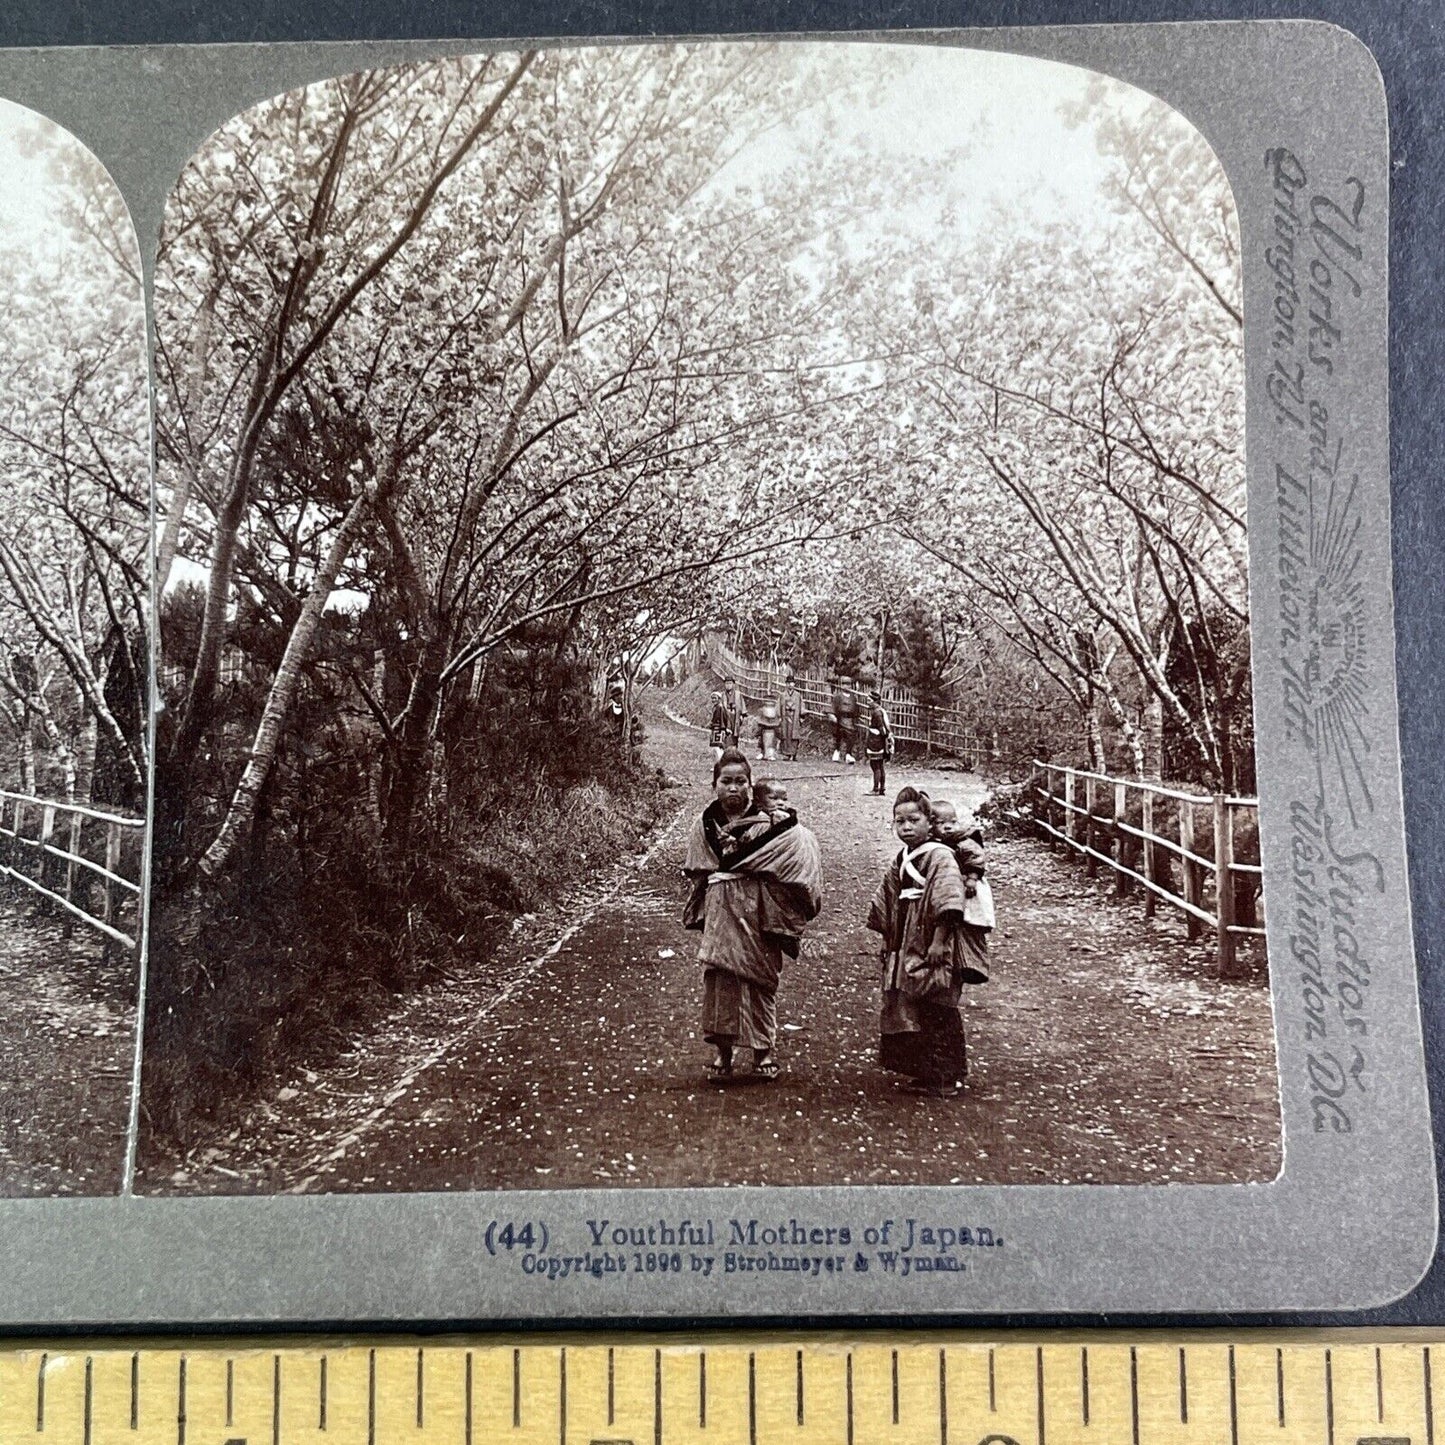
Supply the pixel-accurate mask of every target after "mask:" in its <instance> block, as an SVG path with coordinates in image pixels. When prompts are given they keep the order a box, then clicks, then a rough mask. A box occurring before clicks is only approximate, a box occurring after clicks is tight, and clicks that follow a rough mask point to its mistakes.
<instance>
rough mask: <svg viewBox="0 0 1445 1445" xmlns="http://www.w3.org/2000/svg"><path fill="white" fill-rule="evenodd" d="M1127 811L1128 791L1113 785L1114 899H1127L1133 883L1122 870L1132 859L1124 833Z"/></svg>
mask: <svg viewBox="0 0 1445 1445" xmlns="http://www.w3.org/2000/svg"><path fill="white" fill-rule="evenodd" d="M1128 811H1129V796H1128V789H1127V788H1126V787H1125V785H1124V784H1123V783H1115V784H1114V861H1115V862H1116V863H1117V864H1118V865H1119V869H1118V871H1117V872H1116V873H1115V874H1114V897H1115V898H1127V897H1128V896H1129V885H1130V883H1131V882H1132V881H1133V880H1132V879H1131V878H1130V877H1129V875H1128V874H1127V873H1125V872H1124V869H1125V868H1126V867H1128V866H1129V863H1130V861H1131V859H1132V857H1133V852H1134V850H1133V846H1132V843H1131V840H1130V837H1129V834H1127V833H1126V832H1125V831H1124V826H1123V825H1124V824H1125V823H1126V822H1127V821H1128V819H1127V817H1126V816H1125V815H1126V814H1127V813H1128Z"/></svg>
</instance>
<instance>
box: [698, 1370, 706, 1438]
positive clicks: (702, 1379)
mask: <svg viewBox="0 0 1445 1445" xmlns="http://www.w3.org/2000/svg"><path fill="white" fill-rule="evenodd" d="M697 1428H698V1429H699V1430H706V1429H707V1351H706V1350H704V1351H703V1352H702V1353H701V1354H700V1355H699V1356H698V1357H697Z"/></svg>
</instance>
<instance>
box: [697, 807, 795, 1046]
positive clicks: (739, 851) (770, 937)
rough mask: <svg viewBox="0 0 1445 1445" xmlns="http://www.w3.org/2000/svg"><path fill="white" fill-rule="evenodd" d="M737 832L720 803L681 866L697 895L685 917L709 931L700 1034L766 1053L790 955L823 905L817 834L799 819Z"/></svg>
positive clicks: (703, 955) (708, 813)
mask: <svg viewBox="0 0 1445 1445" xmlns="http://www.w3.org/2000/svg"><path fill="white" fill-rule="evenodd" d="M757 823H758V826H757V827H755V828H751V829H748V830H746V835H745V836H744V837H743V838H741V839H739V838H737V837H736V836H735V835H734V834H733V832H732V827H733V826H735V825H730V823H729V820H728V817H727V814H726V813H725V812H724V811H723V807H722V804H721V803H720V802H717V801H714V802H712V803H709V804H708V806H707V807H706V808H705V809H704V810H703V813H702V816H701V817H699V818H698V820H697V821H696V822H695V823H694V824H693V828H692V833H691V835H690V836H689V838H688V842H687V856H686V857H685V858H684V860H683V871H684V872H685V873H686V874H687V876H688V878H689V879H690V880H691V881H692V893H691V896H690V897H689V899H688V904H687V909H686V911H685V912H684V914H683V924H684V926H685V927H687V928H691V929H698V930H701V932H702V946H701V947H700V948H699V949H698V962H699V963H701V964H702V966H703V1018H702V1028H703V1037H704V1038H705V1039H706V1040H707V1041H708V1042H709V1043H712V1044H727V1045H742V1046H743V1047H744V1048H750V1049H754V1050H756V1051H757V1052H758V1053H766V1052H767V1051H769V1050H770V1049H772V1047H773V1045H774V1041H775V1039H776V1035H777V1016H778V1015H777V995H778V981H779V979H780V978H781V976H782V968H783V957H784V955H785V954H786V955H787V956H788V957H790V958H796V957H797V956H798V945H799V940H800V939H801V938H802V934H803V930H804V929H805V928H806V927H807V925H808V924H809V923H810V922H811V921H812V920H813V919H814V918H816V917H817V915H818V910H819V909H820V908H821V907H822V902H823V870H822V861H821V857H820V855H819V851H818V840H817V839H816V838H815V837H814V836H813V834H812V833H811V832H809V831H808V829H807V828H804V827H803V826H802V825H801V824H799V822H798V820H797V818H796V817H789V818H787V819H786V820H785V821H783V822H781V823H778V824H772V823H770V821H769V819H768V818H767V815H766V814H761V813H760V814H758V815H757Z"/></svg>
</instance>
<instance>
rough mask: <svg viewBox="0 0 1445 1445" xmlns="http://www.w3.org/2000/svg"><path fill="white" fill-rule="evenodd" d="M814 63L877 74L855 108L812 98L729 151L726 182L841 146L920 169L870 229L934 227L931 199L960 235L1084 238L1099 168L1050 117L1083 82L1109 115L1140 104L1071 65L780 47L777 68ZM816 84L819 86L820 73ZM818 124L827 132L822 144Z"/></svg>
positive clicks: (893, 49) (963, 54) (1072, 133)
mask: <svg viewBox="0 0 1445 1445" xmlns="http://www.w3.org/2000/svg"><path fill="white" fill-rule="evenodd" d="M794 51H796V55H794V53H793V52H794ZM810 52H811V53H810ZM824 55H826V56H827V57H828V60H829V61H831V62H832V63H833V64H845V63H846V64H847V69H848V70H849V71H853V70H854V67H855V65H856V73H858V74H860V75H869V74H875V75H877V76H879V77H882V79H881V83H879V84H878V85H877V86H876V88H875V91H874V93H873V94H871V95H869V96H868V97H867V99H866V101H865V102H864V104H862V105H853V106H849V107H847V108H845V106H844V105H843V104H842V103H841V102H839V101H836V100H827V99H824V100H821V101H820V104H819V106H818V107H816V108H814V109H811V110H809V111H808V112H805V113H804V114H802V115H801V116H800V117H799V118H798V119H797V120H796V121H795V122H794V124H793V125H791V126H790V127H787V128H786V129H784V130H781V131H774V132H771V133H770V134H769V135H767V136H766V137H764V138H763V139H762V140H760V141H758V142H755V143H753V144H752V145H751V146H749V147H748V148H747V149H746V150H744V151H743V152H742V153H741V154H739V155H738V156H737V157H736V158H735V159H734V161H733V162H732V164H731V165H730V166H729V168H728V171H727V172H726V179H727V180H731V181H732V182H733V183H734V184H739V183H745V182H751V181H754V180H755V179H757V178H760V177H763V176H766V175H767V174H768V173H769V172H770V171H774V170H777V169H781V168H784V167H786V166H788V165H789V164H792V163H796V162H797V160H798V159H800V158H802V157H806V156H807V155H808V154H809V153H810V152H813V151H816V150H819V149H827V148H834V147H844V146H847V147H849V148H850V149H856V150H857V152H858V154H859V155H860V158H861V157H863V156H865V155H866V156H871V159H870V160H869V161H868V162H867V163H868V164H874V165H882V166H884V167H887V166H888V165H889V164H890V162H892V161H898V162H908V161H913V160H917V161H921V162H923V163H924V164H925V165H926V166H927V167H928V168H929V171H930V180H931V182H932V184H930V185H929V186H928V187H926V188H925V189H924V190H923V191H921V192H920V191H914V190H911V189H910V190H906V191H900V194H899V198H898V199H899V205H898V207H897V208H895V210H894V211H893V212H891V213H890V214H888V215H886V216H883V215H880V216H879V217H877V218H876V220H877V224H878V226H879V227H880V228H884V227H888V228H897V227H900V226H902V227H904V228H914V229H917V230H919V231H920V232H923V231H926V230H927V228H929V227H931V226H936V224H937V216H938V209H939V204H940V201H941V200H942V198H943V197H945V196H948V195H950V194H951V195H952V196H953V197H955V198H956V199H957V201H958V202H959V203H958V204H956V205H955V206H954V207H953V209H952V215H953V220H954V223H955V224H956V225H957V226H958V228H959V230H960V231H961V232H963V233H965V234H967V233H968V232H970V231H976V230H979V229H981V228H982V227H984V226H986V225H991V224H997V223H998V220H999V218H1000V216H1002V217H1003V218H1004V221H1005V223H1006V224H1008V225H1010V226H1016V227H1017V228H1018V229H1020V230H1021V231H1027V230H1032V229H1036V228H1037V227H1038V226H1039V225H1041V224H1044V223H1046V222H1048V221H1053V220H1057V221H1061V222H1063V223H1065V224H1066V225H1067V226H1068V227H1069V228H1070V229H1071V230H1075V231H1077V232H1085V233H1086V232H1087V231H1088V230H1089V229H1091V228H1092V227H1094V226H1095V225H1099V224H1100V223H1101V222H1102V220H1103V207H1102V206H1101V204H1100V201H1101V187H1102V185H1103V183H1104V180H1105V177H1106V174H1107V163H1106V161H1105V160H1104V158H1103V157H1102V156H1101V155H1100V154H1099V151H1098V148H1097V146H1096V144H1095V138H1094V128H1093V125H1092V124H1091V123H1088V122H1085V123H1083V124H1078V125H1070V124H1069V123H1068V121H1067V120H1066V119H1065V116H1064V115H1063V114H1062V113H1061V110H1062V108H1064V107H1067V106H1070V105H1077V104H1078V103H1079V102H1080V101H1082V100H1083V99H1084V98H1085V96H1086V94H1087V93H1088V90H1089V86H1090V83H1091V81H1092V82H1093V83H1094V84H1095V85H1096V86H1097V87H1098V88H1099V89H1100V92H1101V95H1100V99H1101V100H1102V102H1103V105H1104V106H1105V107H1106V108H1108V109H1109V110H1112V111H1115V112H1116V113H1120V112H1122V113H1123V114H1125V115H1137V114H1138V113H1140V112H1141V111H1142V110H1143V109H1144V108H1145V107H1146V106H1147V105H1148V104H1149V103H1150V101H1151V99H1152V98H1151V97H1150V96H1148V95H1147V94H1146V93H1145V92H1143V91H1140V90H1137V89H1135V88H1134V87H1133V86H1129V85H1125V84H1123V83H1122V82H1120V81H1114V80H1109V79H1106V78H1104V77H1100V76H1097V75H1096V74H1095V73H1094V72H1091V71H1088V70H1083V69H1079V68H1077V67H1075V66H1070V65H1061V64H1059V63H1057V62H1055V61H1045V60H1037V59H1034V58H1032V57H1029V56H1018V55H1007V54H1000V53H996V52H992V51H981V50H965V49H958V48H941V47H933V46H916V45H863V44H858V45H854V44H851V43H850V44H846V45H834V46H829V47H824V46H822V45H800V46H797V47H785V48H784V51H783V57H784V59H783V63H784V64H789V65H797V66H799V67H800V68H802V69H803V70H804V72H806V71H807V69H808V68H809V67H818V66H819V65H820V62H821V60H822V57H823V56H824ZM839 56H842V57H846V58H847V61H846V62H844V61H839V60H838V59H837V57H839ZM847 62H852V63H847ZM819 77H820V79H819V87H820V88H821V86H822V85H823V84H824V83H826V81H825V79H824V78H823V73H822V71H821V70H819ZM830 123H831V125H832V126H833V127H835V128H836V129H835V130H834V132H833V134H832V136H831V138H830V135H829V130H828V126H829V124H830Z"/></svg>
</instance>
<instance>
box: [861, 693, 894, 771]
mask: <svg viewBox="0 0 1445 1445" xmlns="http://www.w3.org/2000/svg"><path fill="white" fill-rule="evenodd" d="M863 746H864V750H865V751H866V753H867V754H868V766H869V767H870V768H872V769H873V796H874V797H878V798H881V797H884V796H885V795H886V793H887V790H888V759H889V758H891V757H892V756H893V727H892V725H891V724H890V723H889V721H888V714H887V713H886V712H885V711H884V709H883V694H882V693H881V692H879V691H878V689H877V688H876V687H875V688H874V689H873V690H872V691H871V692H870V693H869V694H868V725H867V731H866V733H865V735H864V744H863Z"/></svg>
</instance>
